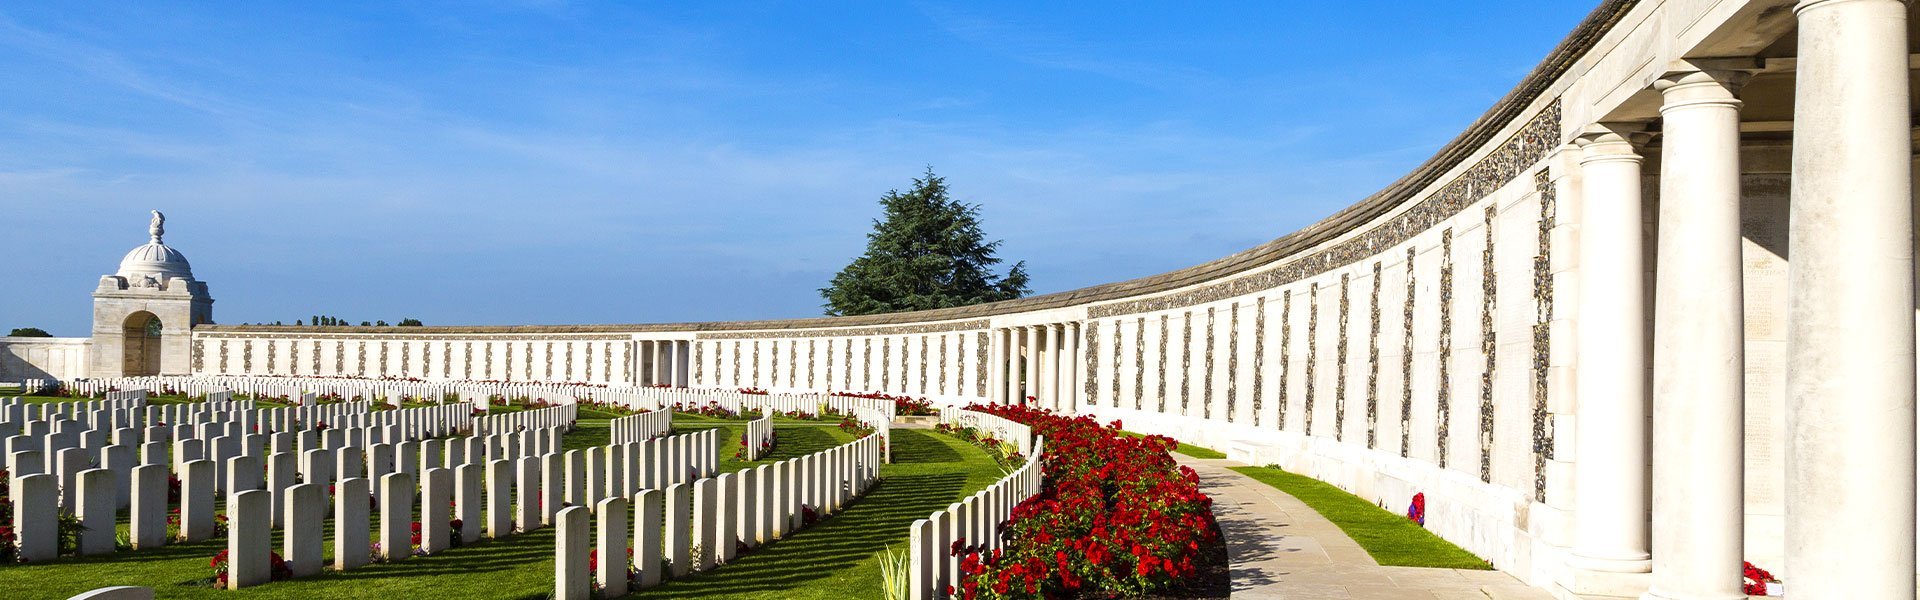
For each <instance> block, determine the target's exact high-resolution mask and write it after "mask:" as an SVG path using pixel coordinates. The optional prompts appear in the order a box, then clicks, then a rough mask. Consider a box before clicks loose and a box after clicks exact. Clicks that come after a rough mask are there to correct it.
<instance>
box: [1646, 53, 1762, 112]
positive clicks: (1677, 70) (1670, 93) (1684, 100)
mask: <svg viewBox="0 0 1920 600" xmlns="http://www.w3.org/2000/svg"><path fill="white" fill-rule="evenodd" d="M1762 66H1763V65H1762V64H1761V62H1760V61H1759V60H1758V59H1754V58H1703V59H1686V60H1680V61H1676V62H1675V63H1674V64H1673V65H1672V66H1670V67H1669V68H1668V69H1667V72H1666V74H1664V75H1661V76H1660V79H1659V80H1657V81H1654V82H1653V89H1655V90H1659V91H1660V94H1661V96H1663V97H1664V99H1665V102H1664V103H1663V104H1662V105H1661V106H1660V112H1662V113H1665V112H1667V111H1670V110H1677V109H1684V108H1692V107H1710V106H1712V107H1732V108H1736V109H1737V108H1739V107H1740V106H1741V102H1740V100H1739V98H1737V96H1738V94H1739V93H1740V88H1742V87H1744V86H1746V84H1747V80H1749V79H1751V78H1752V77H1753V72H1754V71H1757V70H1759V69H1760V68H1761V67H1762Z"/></svg>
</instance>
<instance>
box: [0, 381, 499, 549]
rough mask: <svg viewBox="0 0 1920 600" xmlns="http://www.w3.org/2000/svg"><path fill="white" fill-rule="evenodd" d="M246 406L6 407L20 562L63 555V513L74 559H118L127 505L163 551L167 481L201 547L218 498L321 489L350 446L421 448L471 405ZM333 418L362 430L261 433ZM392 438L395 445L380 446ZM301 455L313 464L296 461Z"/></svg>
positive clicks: (183, 524) (128, 402)
mask: <svg viewBox="0 0 1920 600" xmlns="http://www.w3.org/2000/svg"><path fill="white" fill-rule="evenodd" d="M240 406H249V408H240ZM250 406H251V405H250V404H243V403H236V402H231V401H227V400H225V399H219V400H210V401H208V402H202V403H197V404H194V405H190V406H166V407H155V406H147V405H146V404H145V397H144V395H142V394H139V393H138V392H129V393H125V395H123V396H121V397H116V398H113V399H109V400H104V401H87V402H62V403H50V404H42V405H29V404H26V403H24V402H22V401H20V400H19V399H0V435H4V436H5V438H4V439H5V441H4V448H5V450H6V466H7V474H8V477H9V478H10V481H9V483H10V491H11V494H10V495H11V498H10V499H11V500H12V504H13V514H12V515H9V516H11V517H12V521H13V524H14V526H15V535H16V543H17V550H16V551H17V554H18V557H19V558H21V559H24V560H29V561H43V560H49V559H52V558H54V557H55V555H56V553H57V552H58V542H59V531H58V522H59V519H58V515H59V514H60V513H61V512H65V513H67V514H70V515H73V516H75V517H77V518H78V519H79V521H80V525H81V526H82V528H83V531H82V532H81V533H80V534H79V536H78V537H79V544H78V546H79V547H78V549H77V551H78V552H80V553H83V554H96V553H103V552H111V551H113V549H114V544H115V525H114V520H115V513H116V511H118V510H119V509H123V508H131V511H130V517H131V522H130V529H131V531H130V537H131V538H132V541H133V543H134V545H135V546H136V547H138V546H142V545H144V546H156V545H160V544H164V543H165V539H164V538H165V530H166V525H167V521H168V516H169V515H168V514H167V508H166V502H167V499H168V496H169V495H170V494H169V487H170V484H169V481H168V476H169V475H173V476H174V477H176V478H177V479H178V481H179V485H180V487H181V501H180V506H179V507H178V508H179V513H180V516H179V517H178V520H179V525H180V528H181V535H182V537H183V538H188V539H190V540H192V541H198V540H200V539H205V537H206V536H208V535H211V532H212V530H213V529H214V527H215V518H214V511H213V508H214V503H213V500H214V499H215V498H214V496H215V494H216V493H219V492H225V491H230V490H236V489H245V488H246V487H247V486H254V487H259V486H263V485H266V481H265V480H267V479H272V480H275V481H276V482H278V483H283V484H285V485H291V484H292V481H293V479H294V478H295V477H303V478H305V479H306V480H308V481H313V480H315V479H316V478H317V477H319V476H321V473H320V472H321V471H323V470H324V471H327V472H330V471H331V470H332V469H331V467H332V466H333V464H334V463H333V460H334V459H333V454H334V452H335V451H336V450H339V449H342V448H345V447H352V446H349V440H350V439H351V440H354V441H356V442H358V441H364V442H370V443H373V444H374V446H375V447H376V448H379V447H385V448H388V449H391V448H395V447H398V448H403V449H407V448H416V447H417V446H418V444H419V441H418V440H419V439H421V438H424V437H430V436H434V435H442V434H445V433H447V432H450V431H452V430H454V429H455V428H459V427H463V426H465V424H466V421H467V419H468V415H469V413H468V411H467V409H466V408H465V407H463V406H448V407H426V408H416V409H407V410H395V411H384V412H380V413H365V412H364V411H366V410H367V408H368V405H366V404H364V403H359V404H336V405H329V406H324V407H305V408H297V409H296V408H278V409H266V410H256V409H252V408H250ZM329 418H330V419H333V420H334V422H336V423H342V422H352V423H357V424H359V426H357V427H352V428H346V427H342V428H340V429H335V430H332V431H329V432H327V435H325V436H324V437H323V436H321V435H320V431H319V430H318V429H317V428H314V429H302V430H300V431H299V432H298V433H295V432H290V431H284V430H282V432H281V433H263V432H262V431H261V429H260V428H261V427H263V426H264V427H266V428H267V429H266V431H267V432H272V431H274V429H273V428H274V427H275V426H279V427H287V426H289V425H294V424H297V423H304V424H317V423H320V422H323V421H322V419H329ZM167 423H175V425H171V426H169V425H167ZM386 440H393V441H394V442H397V443H394V444H386V443H381V442H383V441H386ZM269 451H271V452H269ZM390 452H391V450H389V453H390ZM209 455H211V456H209ZM296 456H304V457H305V458H306V459H307V460H305V461H297V460H295V457H296ZM263 463H264V464H266V465H272V466H274V467H276V469H275V470H276V471H277V474H276V473H267V474H266V475H265V476H263V473H262V469H263V468H264V467H263ZM377 464H379V465H391V464H393V462H392V460H391V459H389V460H387V461H385V462H381V463H377ZM376 468H383V467H376Z"/></svg>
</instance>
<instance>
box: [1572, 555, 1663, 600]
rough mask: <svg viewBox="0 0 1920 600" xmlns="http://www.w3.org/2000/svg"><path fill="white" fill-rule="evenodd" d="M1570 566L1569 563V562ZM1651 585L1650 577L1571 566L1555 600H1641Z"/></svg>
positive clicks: (1643, 574) (1640, 574)
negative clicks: (1570, 599) (1566, 599)
mask: <svg viewBox="0 0 1920 600" xmlns="http://www.w3.org/2000/svg"><path fill="white" fill-rule="evenodd" d="M1570 562H1571V561H1570ZM1652 585H1653V574H1652V573H1622V572H1614V571H1600V570H1592V569H1587V568H1582V567H1579V566H1574V567H1573V568H1572V569H1570V570H1569V571H1568V574H1567V575H1566V576H1565V577H1564V578H1563V579H1561V580H1560V582H1559V583H1558V587H1559V588H1560V589H1559V590H1556V591H1559V592H1565V593H1558V594H1554V595H1555V596H1558V597H1561V598H1578V599H1581V600H1603V599H1604V600H1629V599H1636V598H1641V597H1642V596H1643V595H1644V594H1646V593H1647V589H1648V588H1649V587H1651V586H1652Z"/></svg>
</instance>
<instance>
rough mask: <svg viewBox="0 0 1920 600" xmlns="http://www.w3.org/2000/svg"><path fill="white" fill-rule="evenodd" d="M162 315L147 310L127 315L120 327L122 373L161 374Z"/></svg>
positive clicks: (128, 374)
mask: <svg viewBox="0 0 1920 600" xmlns="http://www.w3.org/2000/svg"><path fill="white" fill-rule="evenodd" d="M160 332H161V324H160V317H157V316H154V314H153V313H150V312H147V311H144V310H143V311H138V312H135V313H133V314H131V315H127V320H126V322H125V323H123V324H122V327H121V329H120V336H121V337H120V340H121V346H120V347H121V356H122V359H121V373H124V374H125V375H126V376H128V377H137V376H141V375H159V374H160V335H161V333H160Z"/></svg>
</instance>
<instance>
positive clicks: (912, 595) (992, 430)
mask: <svg viewBox="0 0 1920 600" xmlns="http://www.w3.org/2000/svg"><path fill="white" fill-rule="evenodd" d="M940 421H941V422H942V423H946V424H948V425H953V426H955V427H968V428H973V429H974V430H976V431H977V432H979V435H983V436H987V437H991V438H993V439H995V440H999V441H1000V443H1002V444H1010V445H1012V446H1014V447H1015V448H1016V449H1018V450H1019V451H1020V452H1022V453H1024V454H1025V455H1026V461H1025V462H1024V463H1023V464H1021V466H1020V467H1018V468H1016V469H1014V470H1013V471H1012V472H1010V473H1008V474H1007V475H1006V476H1005V477H1003V478H1001V479H1000V481H997V482H994V484H993V485H989V486H987V488H986V489H983V490H980V491H978V492H975V493H974V494H973V495H972V496H968V497H967V498H965V499H963V500H961V501H960V502H955V503H953V504H950V505H948V506H947V507H946V508H944V509H941V510H938V511H935V512H934V513H933V514H931V515H928V516H927V518H925V519H918V520H915V521H914V522H913V524H912V525H911V526H910V527H909V528H908V530H907V533H908V535H907V597H908V598H909V599H910V600H930V599H934V598H943V597H946V596H947V594H946V590H947V587H948V586H954V587H958V586H959V585H960V579H961V572H960V563H961V561H962V559H963V558H964V557H965V554H966V552H964V551H960V552H956V551H955V548H956V547H964V548H967V549H975V550H979V551H981V552H985V553H988V554H991V553H992V552H993V551H994V550H1001V549H1005V548H1006V545H1007V539H1006V537H1005V531H1006V529H1007V528H1008V527H1009V525H1008V521H1009V519H1011V518H1013V509H1014V507H1015V506H1018V505H1019V504H1020V503H1021V502H1024V501H1026V500H1027V499H1028V498H1032V497H1034V496H1035V495H1038V494H1039V493H1040V487H1041V481H1042V477H1043V475H1044V473H1043V471H1042V469H1041V462H1040V461H1041V458H1042V456H1043V455H1044V454H1045V452H1046V439H1045V438H1042V437H1039V436H1035V435H1034V434H1033V429H1032V428H1031V427H1029V426H1027V425H1025V424H1023V423H1019V422H1016V421H1013V420H1011V419H1007V418H1003V417H999V416H996V415H990V414H986V413H980V412H974V411H970V410H964V409H957V408H944V409H941V411H940Z"/></svg>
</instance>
